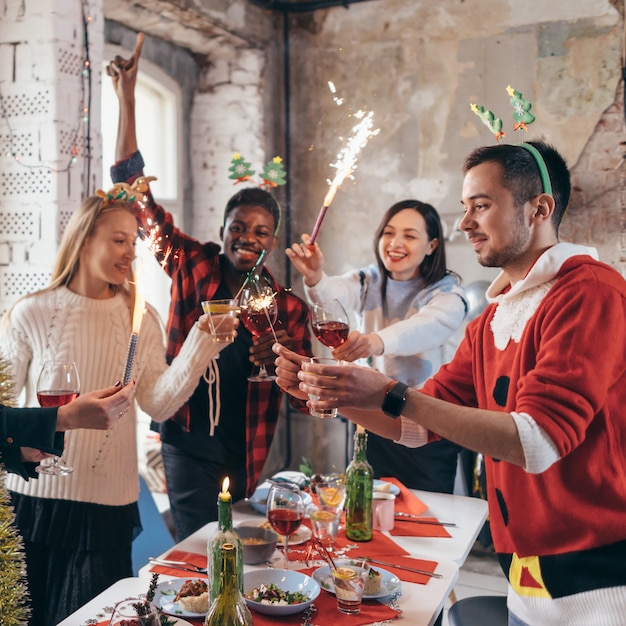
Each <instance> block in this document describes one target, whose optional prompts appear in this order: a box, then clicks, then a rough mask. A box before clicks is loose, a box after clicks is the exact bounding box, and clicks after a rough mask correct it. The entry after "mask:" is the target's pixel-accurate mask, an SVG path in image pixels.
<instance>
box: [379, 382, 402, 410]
mask: <svg viewBox="0 0 626 626" xmlns="http://www.w3.org/2000/svg"><path fill="white" fill-rule="evenodd" d="M408 388H409V386H408V385H405V384H404V383H401V382H399V381H395V382H394V384H393V385H390V386H389V388H388V389H387V393H385V399H384V400H383V404H382V406H381V407H380V408H381V409H382V410H383V412H384V413H385V415H389V417H394V418H395V417H400V415H401V414H402V410H403V409H404V405H405V404H406V390H407V389H408Z"/></svg>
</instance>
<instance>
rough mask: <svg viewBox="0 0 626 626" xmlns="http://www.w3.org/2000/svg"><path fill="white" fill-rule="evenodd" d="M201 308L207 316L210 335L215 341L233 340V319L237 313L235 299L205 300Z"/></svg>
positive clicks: (229, 341) (228, 341) (230, 341)
mask: <svg viewBox="0 0 626 626" xmlns="http://www.w3.org/2000/svg"><path fill="white" fill-rule="evenodd" d="M202 310H203V311H204V312H205V313H206V314H207V315H208V317H209V326H210V328H211V336H212V337H213V340H214V341H215V342H216V343H232V342H233V341H235V319H236V318H237V315H238V313H239V306H238V305H237V302H236V301H235V300H205V301H204V302H203V303H202Z"/></svg>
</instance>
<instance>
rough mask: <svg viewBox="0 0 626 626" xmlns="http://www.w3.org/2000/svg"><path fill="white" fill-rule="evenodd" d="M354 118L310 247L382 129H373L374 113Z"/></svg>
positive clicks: (332, 88)
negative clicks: (343, 186) (345, 183)
mask: <svg viewBox="0 0 626 626" xmlns="http://www.w3.org/2000/svg"><path fill="white" fill-rule="evenodd" d="M328 85H329V87H330V89H331V92H332V93H334V91H333V90H334V85H333V84H332V83H331V82H329V83H328ZM354 117H356V118H357V119H359V120H360V121H359V122H358V124H356V125H355V126H354V127H353V128H352V131H351V132H350V136H349V137H348V141H347V142H346V145H345V146H344V147H343V148H342V149H341V150H340V151H339V153H338V154H337V160H336V161H335V162H334V163H331V165H330V166H331V167H333V168H335V169H336V170H337V172H336V173H335V177H334V178H333V180H332V181H329V188H328V192H327V193H326V196H325V197H324V203H323V204H322V208H321V209H320V212H319V215H318V216H317V221H316V222H315V226H314V228H313V232H312V233H311V244H310V245H313V244H314V243H315V239H316V238H317V235H318V234H319V230H320V227H321V225H322V221H323V219H324V216H325V215H326V211H327V209H328V207H329V206H330V205H331V203H332V201H333V200H334V198H335V194H336V193H337V190H338V189H339V187H341V184H342V183H343V181H344V180H345V179H346V178H348V177H351V176H352V172H354V170H356V167H357V164H356V161H357V157H358V156H359V153H360V152H361V150H362V149H363V148H364V147H365V146H366V145H367V142H368V141H369V140H370V139H371V138H372V137H374V136H375V135H378V133H379V132H380V128H376V129H373V125H374V124H373V121H372V120H373V117H374V112H373V111H370V112H369V113H366V112H365V111H363V110H359V111H357V112H356V113H355V114H354Z"/></svg>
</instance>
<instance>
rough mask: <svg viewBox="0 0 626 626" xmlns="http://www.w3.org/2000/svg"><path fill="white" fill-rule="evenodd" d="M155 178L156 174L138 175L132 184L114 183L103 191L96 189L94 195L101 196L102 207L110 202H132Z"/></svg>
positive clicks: (146, 189)
mask: <svg viewBox="0 0 626 626" xmlns="http://www.w3.org/2000/svg"><path fill="white" fill-rule="evenodd" d="M153 180H156V176H140V177H139V178H137V179H136V180H135V181H134V182H133V184H132V185H129V184H127V183H116V184H115V185H113V187H111V189H109V191H103V190H102V189H98V190H97V191H96V196H98V197H99V198H102V207H105V206H107V205H108V204H111V203H112V202H128V203H133V202H134V201H135V199H136V198H137V194H138V193H140V194H144V193H145V192H146V191H148V186H149V184H150V183H151V182H152V181H153Z"/></svg>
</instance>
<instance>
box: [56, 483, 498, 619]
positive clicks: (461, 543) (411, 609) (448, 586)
mask: <svg viewBox="0 0 626 626" xmlns="http://www.w3.org/2000/svg"><path fill="white" fill-rule="evenodd" d="M415 494H416V495H417V496H418V497H419V498H420V499H421V500H422V501H423V502H424V503H425V504H426V505H427V506H428V507H429V509H428V511H426V512H425V513H424V516H429V515H432V516H435V517H437V518H438V519H440V520H442V521H450V522H455V523H456V524H457V527H456V528H448V530H449V532H450V534H451V535H452V536H451V537H449V538H448V537H446V538H438V537H392V539H393V540H394V541H395V542H397V543H398V545H400V546H402V547H403V548H404V549H405V550H407V551H408V552H410V553H411V556H414V557H416V558H423V559H428V560H432V561H437V563H438V565H437V569H436V570H435V571H436V572H437V573H438V574H441V576H442V578H431V579H430V580H429V581H428V584H427V585H417V584H413V583H408V582H404V581H403V582H402V595H401V596H400V598H399V599H398V603H399V605H400V607H401V608H402V611H403V618H404V623H406V624H410V625H411V626H431V625H432V624H433V623H434V621H435V619H436V618H437V616H438V615H439V613H440V612H441V610H442V609H443V606H444V604H445V601H446V599H447V597H448V595H449V594H450V592H451V591H452V590H453V588H454V585H455V583H456V580H457V578H458V575H459V567H460V565H462V564H463V562H464V561H465V559H466V557H467V555H468V553H469V551H470V549H471V547H472V546H473V544H474V542H475V541H476V537H477V536H478V533H479V532H480V529H481V528H482V525H483V523H484V521H485V519H486V517H487V503H486V502H484V501H482V500H479V499H477V498H468V497H465V496H452V495H448V494H440V493H431V492H426V491H415ZM248 519H259V514H258V513H256V512H255V511H254V510H253V509H252V508H251V507H250V506H249V505H248V504H247V503H246V502H239V503H237V504H235V505H234V507H233V521H234V523H235V524H238V523H240V522H242V521H245V520H248ZM215 528H216V523H215V522H213V523H211V524H207V525H206V526H204V527H203V528H201V529H200V530H198V531H197V532H195V533H194V534H193V535H191V536H190V537H188V538H187V539H184V540H183V541H181V542H180V543H178V544H177V545H176V546H175V549H179V550H183V551H187V552H197V553H204V552H205V550H206V544H207V541H208V539H209V537H210V536H211V534H212V533H213V532H214V531H215ZM168 552H169V551H168ZM155 556H165V554H161V555H155ZM259 567H260V566H255V567H252V566H246V567H245V570H246V571H247V570H249V569H258V568H259ZM150 568H151V566H150V565H149V564H147V565H145V566H144V567H143V568H141V569H140V570H139V577H138V578H126V579H124V580H120V581H118V582H116V583H115V584H114V585H112V586H111V587H109V588H108V589H107V590H105V591H104V592H102V593H101V594H100V595H99V596H97V597H96V598H94V599H93V600H91V601H90V602H88V603H87V604H86V605H85V606H83V607H82V608H81V609H79V610H78V611H76V612H75V613H73V614H72V615H70V616H69V617H68V618H66V619H65V620H63V621H62V622H61V623H60V624H59V625H58V626H84V624H85V622H86V621H87V620H88V619H93V618H95V617H96V616H97V614H98V613H99V612H100V611H102V609H103V608H104V607H106V606H111V605H113V604H115V603H116V602H117V601H118V600H120V599H121V598H124V597H126V596H130V595H134V594H137V593H145V592H146V591H147V589H148V584H149V581H150V576H151V572H150ZM189 576H192V574H190V573H189V572H183V571H181V577H189ZM170 578H172V577H171V576H163V575H161V579H163V580H167V579H170ZM338 615H339V614H338ZM339 622H340V620H339V621H338V623H339Z"/></svg>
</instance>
